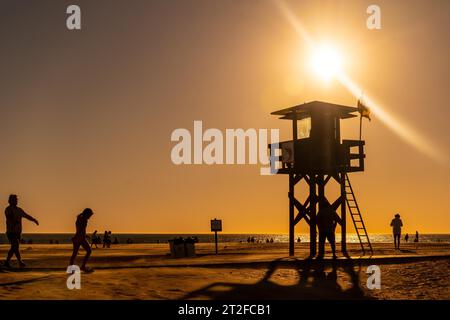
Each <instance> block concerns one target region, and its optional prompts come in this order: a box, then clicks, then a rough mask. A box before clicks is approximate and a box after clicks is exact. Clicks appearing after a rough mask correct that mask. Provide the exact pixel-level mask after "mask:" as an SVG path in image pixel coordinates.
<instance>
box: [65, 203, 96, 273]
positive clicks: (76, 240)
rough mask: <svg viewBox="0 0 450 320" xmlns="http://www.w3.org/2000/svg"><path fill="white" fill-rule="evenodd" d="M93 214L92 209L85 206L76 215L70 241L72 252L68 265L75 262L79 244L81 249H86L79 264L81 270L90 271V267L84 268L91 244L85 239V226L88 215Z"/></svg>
mask: <svg viewBox="0 0 450 320" xmlns="http://www.w3.org/2000/svg"><path fill="white" fill-rule="evenodd" d="M93 214H94V212H93V211H92V209H89V208H86V209H84V210H83V212H82V213H80V214H79V215H78V216H77V221H76V223H75V226H76V233H75V236H74V237H73V238H72V242H73V253H72V257H71V258H70V265H73V264H74V262H75V258H76V257H77V255H78V250H79V249H80V246H82V247H83V249H84V250H85V251H86V255H85V256H84V259H83V264H82V265H81V268H80V269H81V270H83V271H90V269H88V268H86V263H87V261H88V259H89V257H90V255H91V252H92V250H91V246H90V245H89V243H88V241H87V239H86V227H87V223H88V220H89V218H90V217H92V215H93Z"/></svg>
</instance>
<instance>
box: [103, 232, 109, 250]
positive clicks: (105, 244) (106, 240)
mask: <svg viewBox="0 0 450 320" xmlns="http://www.w3.org/2000/svg"><path fill="white" fill-rule="evenodd" d="M110 247H111V231H105V233H104V234H103V248H110Z"/></svg>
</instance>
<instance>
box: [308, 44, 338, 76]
mask: <svg viewBox="0 0 450 320" xmlns="http://www.w3.org/2000/svg"><path fill="white" fill-rule="evenodd" d="M310 66H311V69H312V71H313V72H314V73H315V74H316V75H317V76H318V77H319V78H321V79H322V80H324V81H330V80H331V79H333V78H334V77H336V75H338V74H339V73H340V72H341V71H342V57H341V55H340V54H339V52H338V51H337V50H335V49H334V48H332V47H330V46H327V45H321V46H318V47H316V48H315V49H314V50H313V51H312V53H311V60H310Z"/></svg>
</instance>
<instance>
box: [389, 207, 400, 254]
mask: <svg viewBox="0 0 450 320" xmlns="http://www.w3.org/2000/svg"><path fill="white" fill-rule="evenodd" d="M391 227H392V233H393V234H394V247H395V249H398V250H400V236H401V234H402V227H403V222H402V220H401V219H400V215H399V214H398V213H397V214H396V215H395V218H394V219H392V221H391Z"/></svg>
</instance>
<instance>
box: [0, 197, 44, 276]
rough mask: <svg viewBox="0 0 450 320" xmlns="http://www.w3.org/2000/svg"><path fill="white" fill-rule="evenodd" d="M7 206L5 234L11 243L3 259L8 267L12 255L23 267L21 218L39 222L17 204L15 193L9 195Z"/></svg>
mask: <svg viewBox="0 0 450 320" xmlns="http://www.w3.org/2000/svg"><path fill="white" fill-rule="evenodd" d="M8 203H9V206H8V207H7V208H6V209H5V216H6V236H7V237H8V240H9V242H10V243H11V249H9V251H8V255H7V257H6V261H5V267H8V268H9V267H10V264H9V262H10V260H11V258H12V256H13V255H15V256H16V258H17V261H18V262H19V265H20V267H22V268H23V267H25V263H23V261H22V259H21V257H20V248H19V244H20V237H21V234H22V218H25V219H27V220H30V221H32V222H34V223H36V225H39V222H38V221H37V220H36V219H35V218H33V217H32V216H30V215H28V214H27V213H26V212H25V211H23V210H22V209H21V208H19V207H18V206H17V203H18V199H17V196H16V195H15V194H12V195H10V196H9V199H8Z"/></svg>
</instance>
